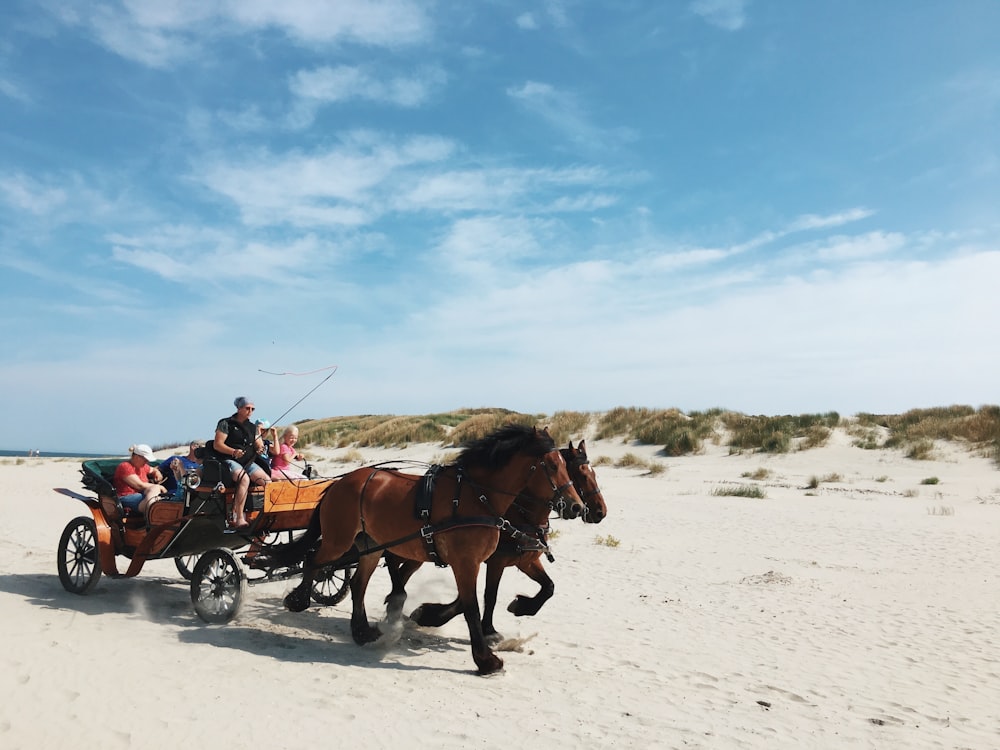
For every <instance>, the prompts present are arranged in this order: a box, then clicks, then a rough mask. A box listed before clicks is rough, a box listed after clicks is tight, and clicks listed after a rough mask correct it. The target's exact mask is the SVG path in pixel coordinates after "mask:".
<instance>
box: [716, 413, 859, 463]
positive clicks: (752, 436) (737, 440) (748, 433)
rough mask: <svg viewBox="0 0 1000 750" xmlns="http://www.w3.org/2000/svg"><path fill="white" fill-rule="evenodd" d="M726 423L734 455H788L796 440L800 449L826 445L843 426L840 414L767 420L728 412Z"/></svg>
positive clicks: (787, 416) (769, 418)
mask: <svg viewBox="0 0 1000 750" xmlns="http://www.w3.org/2000/svg"><path fill="white" fill-rule="evenodd" d="M722 422H723V424H724V425H725V427H726V429H727V430H729V431H730V433H731V437H730V439H729V448H730V450H731V451H732V452H734V453H736V452H739V451H740V450H750V451H756V452H761V453H787V452H788V451H789V450H791V449H792V448H793V440H799V443H800V445H799V446H798V447H800V448H810V447H816V446H819V445H822V444H823V443H825V442H826V440H827V438H829V436H830V430H831V429H833V428H834V427H836V426H837V425H838V424H839V423H840V415H839V414H838V413H837V412H835V411H831V412H827V413H826V414H800V415H799V416H791V415H785V416H780V417H765V416H748V415H746V414H738V413H736V412H724V413H723V414H722Z"/></svg>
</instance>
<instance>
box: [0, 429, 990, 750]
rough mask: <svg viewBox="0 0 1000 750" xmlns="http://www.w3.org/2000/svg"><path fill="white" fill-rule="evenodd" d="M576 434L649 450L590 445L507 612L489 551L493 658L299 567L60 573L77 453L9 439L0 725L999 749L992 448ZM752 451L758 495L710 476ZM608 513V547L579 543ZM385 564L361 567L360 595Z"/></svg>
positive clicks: (108, 742) (183, 741) (32, 738)
mask: <svg viewBox="0 0 1000 750" xmlns="http://www.w3.org/2000/svg"><path fill="white" fill-rule="evenodd" d="M588 447H589V453H590V456H591V459H592V460H593V459H596V458H597V457H599V456H608V457H611V458H613V459H617V458H618V457H620V456H621V455H623V454H624V453H626V452H632V453H635V454H636V455H639V456H642V457H644V458H647V459H649V458H652V459H654V460H657V461H659V462H661V463H662V464H664V465H665V466H666V467H667V469H666V471H664V472H663V473H661V474H659V475H657V476H644V475H643V470H641V469H620V468H614V467H612V466H599V467H598V477H599V479H600V483H601V487H602V489H603V490H604V494H605V496H606V498H607V502H608V505H609V508H610V516H609V517H608V518H607V520H605V522H604V523H602V524H601V525H599V526H585V525H583V524H581V523H579V522H568V521H561V522H556V526H557V528H558V530H559V534H558V536H557V538H556V539H555V541H554V551H555V554H556V562H555V563H554V564H551V565H549V566H548V568H549V572H550V573H551V575H552V576H553V578H554V579H555V581H556V594H555V597H554V598H553V599H552V600H550V601H549V602H548V603H547V604H546V605H545V607H544V608H543V609H542V610H541V612H540V613H539V614H538V615H537V616H536V617H534V618H514V617H513V616H512V615H510V614H509V613H507V612H506V611H504V607H505V606H506V603H507V602H509V601H510V599H511V598H513V596H514V595H515V594H516V593H519V592H523V593H527V594H534V593H535V591H536V587H535V585H534V584H533V583H531V582H530V581H528V580H527V579H525V578H524V577H523V576H521V575H520V574H519V573H517V572H516V571H508V573H507V575H506V576H505V577H504V580H503V583H502V585H501V593H500V602H501V605H500V607H498V613H497V616H496V623H497V626H498V628H499V629H500V630H501V631H502V632H503V633H504V635H506V636H508V637H509V638H511V639H514V641H515V645H519V646H520V650H515V651H506V652H504V653H502V656H503V658H504V659H505V662H506V668H505V670H504V672H502V673H500V674H498V675H495V676H493V677H489V678H483V677H479V676H477V675H476V674H475V668H474V664H473V662H472V659H471V656H470V653H469V646H468V633H467V630H466V627H465V624H464V621H462V620H461V619H458V620H455V621H453V622H451V623H449V624H448V625H447V626H446V627H445V628H442V629H441V630H438V631H435V630H430V629H422V628H418V627H416V626H414V625H412V624H410V623H407V624H406V626H405V627H404V628H403V629H402V631H401V632H400V633H398V634H396V637H394V638H393V637H389V636H386V637H385V638H384V639H383V640H384V641H386V642H385V643H381V644H377V645H375V646H369V647H364V648H362V647H359V646H357V645H355V644H354V642H353V641H352V640H351V637H350V631H349V627H348V617H349V603H342V604H340V605H338V606H336V607H329V608H325V609H319V608H317V607H312V608H310V609H309V610H307V611H306V612H303V613H299V614H294V613H291V612H288V611H286V610H285V609H284V608H283V607H282V603H281V597H282V595H283V594H284V592H285V591H286V590H287V589H288V588H290V587H291V585H292V584H293V582H286V583H278V584H268V585H263V586H255V587H251V588H250V589H249V590H248V597H247V601H246V603H245V604H244V607H243V609H242V611H241V614H240V615H239V616H238V618H237V619H236V620H235V621H234V622H232V623H230V624H228V625H220V626H208V625H205V624H203V623H202V622H201V621H200V620H199V619H198V618H197V616H196V615H195V614H194V611H193V609H192V607H191V603H190V598H189V593H188V587H187V584H186V583H185V582H184V581H183V580H182V579H181V578H180V576H179V575H178V574H177V573H176V572H175V570H174V565H173V563H172V561H157V562H152V563H149V564H147V565H146V567H145V569H144V570H143V571H142V573H141V574H140V575H139V576H138V577H136V578H132V579H120V580H110V579H108V578H107V577H104V578H102V579H101V582H100V584H99V585H98V587H97V589H96V590H95V591H94V592H93V593H92V594H90V595H88V596H83V597H81V596H75V595H72V594H68V593H66V592H65V591H63V589H62V587H61V585H60V583H59V579H58V577H57V575H56V563H55V552H56V547H57V543H58V540H59V535H60V533H61V531H62V529H63V526H64V525H65V524H66V523H67V522H68V521H69V520H70V519H72V518H74V517H76V516H78V515H81V514H86V513H87V512H88V511H87V509H86V507H85V506H84V505H83V504H82V503H80V502H78V501H75V500H72V499H69V498H66V497H63V496H60V495H57V494H55V493H53V492H52V491H51V488H52V487H57V486H63V487H69V488H72V489H74V490H78V491H81V492H83V489H82V487H81V486H80V482H79V474H78V467H79V462H78V461H75V460H52V459H25V460H24V461H22V462H21V463H20V464H18V463H16V461H15V460H14V459H6V460H3V461H2V462H0V487H2V491H0V492H2V494H0V508H2V516H3V518H4V531H3V533H2V535H0V571H2V573H0V603H2V613H3V614H2V618H0V622H2V631H0V632H2V635H3V644H4V649H3V656H2V657H0V659H2V666H0V747H3V748H6V749H8V750H13V749H15V748H25V749H27V748H56V747H59V748H62V747H70V746H73V747H77V746H82V747H87V746H91V745H93V746H96V745H97V743H100V747H102V748H105V749H108V748H115V747H123V748H124V747H134V748H175V747H180V748H189V749H192V750H194V749H198V748H218V747H246V748H268V749H269V750H272V749H274V748H303V747H375V748H380V747H388V746H402V747H422V746H428V747H431V746H433V747H443V748H466V747H484V748H516V747H536V746H540V745H541V744H542V743H545V745H546V746H548V747H555V748H577V747H670V748H675V747H676V748H682V747H683V748H692V747H694V748H699V747H701V748H776V747H780V748H839V747H872V748H984V749H985V748H995V747H1000V647H998V645H997V632H998V626H1000V606H998V605H1000V574H998V568H1000V565H998V563H1000V471H998V470H997V468H996V467H995V466H994V465H993V464H992V463H990V462H989V461H987V460H985V459H982V458H977V457H975V456H973V455H970V454H968V453H965V452H962V451H960V450H958V449H957V448H955V447H954V446H949V445H942V446H939V448H938V459H937V460H935V461H923V462H917V461H912V460H908V459H906V458H903V457H902V455H901V454H900V453H898V452H893V451H863V450H860V449H857V448H853V447H851V446H850V444H849V439H848V438H847V437H846V436H844V435H843V434H841V433H837V434H835V437H834V440H833V441H831V444H830V445H828V446H827V447H824V448H821V449H815V450H810V451H805V452H801V453H794V454H790V455H784V456H762V455H735V456H729V455H727V451H726V450H725V449H718V448H712V449H710V450H709V451H708V452H707V453H706V454H705V455H700V456H694V457H684V458H662V457H656V456H655V450H654V449H652V448H648V447H635V446H628V445H623V444H620V443H606V442H595V441H588ZM338 453H342V451H341V452H338ZM362 453H363V454H364V456H365V458H366V459H367V460H369V461H371V460H381V459H383V458H414V459H419V460H430V459H432V458H434V457H438V458H441V457H443V456H444V455H445V454H446V453H447V451H445V450H443V449H440V448H438V447H435V446H416V447H411V448H410V449H408V450H399V451H370V450H365V451H363V452H362ZM313 455H317V452H315V451H314V452H313ZM319 466H320V468H321V469H322V470H323V472H324V473H325V474H327V475H332V474H335V473H339V472H340V471H343V470H344V466H343V465H341V464H335V463H327V462H321V463H320V464H319ZM758 467H765V468H767V469H769V470H770V472H771V476H770V477H769V478H768V479H766V480H763V481H760V482H757V483H758V484H761V485H762V486H763V487H764V488H765V489H766V493H767V497H766V499H762V500H757V499H747V498H744V497H720V496H714V495H713V494H712V492H713V489H715V488H717V487H719V486H721V485H723V483H734V484H749V483H752V480H749V479H746V478H741V474H743V473H744V472H752V471H754V470H755V469H757V468H758ZM832 473H838V474H840V475H841V478H842V480H841V481H839V482H824V483H822V484H820V486H819V488H818V489H817V490H813V491H807V490H805V489H804V487H805V485H806V484H807V482H808V480H809V478H810V477H811V476H817V477H826V476H828V475H830V474H832ZM930 476H936V477H938V478H939V479H940V484H938V485H935V486H931V485H922V484H920V482H921V480H922V479H924V478H927V477H930ZM879 480H881V481H879ZM810 493H811V494H810ZM949 512H950V513H951V514H950V515H949V514H947V513H949ZM609 535H610V536H611V537H613V538H614V539H615V540H619V541H620V544H619V546H617V547H611V546H607V545H603V544H598V543H597V539H598V538H599V537H600V538H602V539H606V538H607V537H608V536H609ZM387 582H388V576H387V575H385V572H384V571H378V572H377V573H376V575H375V577H374V578H373V580H372V586H371V588H370V589H369V595H368V599H367V603H368V611H369V615H370V616H371V617H373V618H379V617H381V616H382V615H383V614H384V611H385V610H384V606H383V604H382V597H383V596H384V594H385V592H386V590H387ZM453 594H454V584H453V583H452V581H451V580H450V572H449V571H447V570H437V569H434V568H433V567H432V566H425V567H424V569H422V570H421V571H420V572H419V573H418V574H417V576H416V577H415V578H414V580H413V581H412V583H411V585H410V599H409V601H408V602H407V605H406V608H405V611H406V612H409V611H410V610H411V609H412V608H414V607H415V606H416V605H417V604H419V603H420V602H422V601H445V600H450V599H451V598H452V597H453Z"/></svg>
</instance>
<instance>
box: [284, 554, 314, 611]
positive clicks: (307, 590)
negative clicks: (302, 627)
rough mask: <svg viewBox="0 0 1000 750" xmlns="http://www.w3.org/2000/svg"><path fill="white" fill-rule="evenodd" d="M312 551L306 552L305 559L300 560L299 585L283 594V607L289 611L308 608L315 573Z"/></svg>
mask: <svg viewBox="0 0 1000 750" xmlns="http://www.w3.org/2000/svg"><path fill="white" fill-rule="evenodd" d="M313 557H314V553H312V552H309V553H307V554H306V559H305V560H303V562H302V580H301V581H300V582H299V585H298V586H296V587H295V588H294V589H292V590H291V591H289V592H288V593H287V594H286V595H285V599H284V601H285V608H286V609H288V610H289V611H290V612H305V611H306V609H308V608H309V602H310V601H311V599H312V586H313V580H314V579H315V575H316V566H315V565H314V564H313Z"/></svg>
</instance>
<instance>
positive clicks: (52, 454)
mask: <svg viewBox="0 0 1000 750" xmlns="http://www.w3.org/2000/svg"><path fill="white" fill-rule="evenodd" d="M111 456H112V454H111V453H77V452H72V453H63V452H60V451H40V450H34V449H30V450H29V449H27V448H26V449H24V450H22V451H5V450H0V457H5V458H6V457H13V458H31V457H37V458H105V457H111Z"/></svg>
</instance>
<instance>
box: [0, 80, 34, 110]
mask: <svg viewBox="0 0 1000 750" xmlns="http://www.w3.org/2000/svg"><path fill="white" fill-rule="evenodd" d="M0 94H3V95H4V96H6V97H7V98H8V99H13V100H14V101H18V102H21V103H22V104H30V103H31V96H29V95H28V92H27V91H25V90H24V89H23V88H22V87H21V86H19V85H18V84H17V83H15V82H14V81H12V80H10V79H9V78H6V77H5V78H0Z"/></svg>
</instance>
